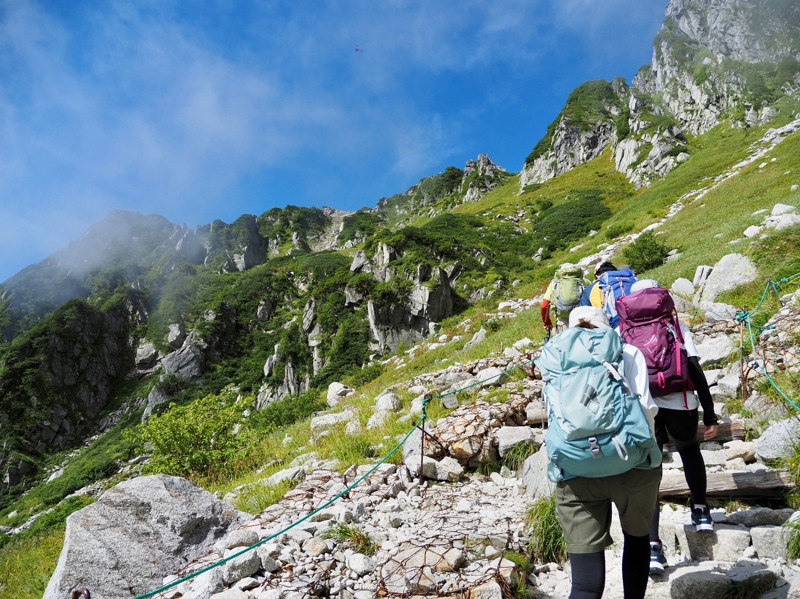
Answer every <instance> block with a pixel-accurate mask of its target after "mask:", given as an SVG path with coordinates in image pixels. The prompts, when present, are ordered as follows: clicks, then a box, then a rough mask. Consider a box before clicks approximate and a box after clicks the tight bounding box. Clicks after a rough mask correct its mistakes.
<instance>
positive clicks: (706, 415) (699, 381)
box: [689, 356, 717, 426]
mask: <svg viewBox="0 0 800 599" xmlns="http://www.w3.org/2000/svg"><path fill="white" fill-rule="evenodd" d="M689 378H690V379H692V382H693V383H694V388H695V391H697V397H698V399H699V400H700V405H701V406H703V424H705V425H706V426H711V425H714V424H717V415H716V414H715V413H714V400H713V399H712V398H711V391H710V390H709V388H708V381H707V380H706V375H705V373H704V372H703V369H702V367H701V366H700V358H698V357H697V356H691V357H690V358H689Z"/></svg>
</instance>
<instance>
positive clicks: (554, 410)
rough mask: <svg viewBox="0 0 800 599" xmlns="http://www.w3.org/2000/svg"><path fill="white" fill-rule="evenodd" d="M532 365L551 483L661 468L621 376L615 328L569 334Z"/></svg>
mask: <svg viewBox="0 0 800 599" xmlns="http://www.w3.org/2000/svg"><path fill="white" fill-rule="evenodd" d="M535 364H536V366H537V368H538V369H539V370H540V372H541V373H542V378H543V379H544V382H545V387H544V391H543V395H544V398H545V401H546V402H547V412H548V425H547V434H546V436H545V445H546V447H547V457H548V458H549V459H550V464H549V466H548V471H547V477H548V478H549V479H550V480H551V481H553V482H559V481H562V480H566V479H570V478H574V477H577V476H585V477H589V478H599V477H604V476H614V475H616V474H622V473H623V472H627V471H628V470H631V469H632V468H655V467H657V466H659V465H660V464H661V452H660V451H659V449H658V445H657V444H656V440H655V439H654V438H653V434H652V432H651V430H650V425H649V424H648V422H647V416H645V413H644V409H643V408H642V406H641V404H640V403H639V397H638V396H635V395H633V394H632V393H631V390H630V388H629V386H628V383H627V382H626V381H625V378H624V376H623V372H624V371H623V363H622V340H621V339H620V337H619V335H618V334H617V333H616V332H615V331H614V330H613V329H583V328H570V329H567V330H566V331H564V332H563V333H560V334H559V335H557V336H556V337H554V338H553V339H552V340H550V342H549V343H546V344H545V346H544V348H543V349H542V353H541V355H540V356H539V358H537V359H536V360H535Z"/></svg>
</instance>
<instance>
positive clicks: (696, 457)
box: [650, 408, 708, 542]
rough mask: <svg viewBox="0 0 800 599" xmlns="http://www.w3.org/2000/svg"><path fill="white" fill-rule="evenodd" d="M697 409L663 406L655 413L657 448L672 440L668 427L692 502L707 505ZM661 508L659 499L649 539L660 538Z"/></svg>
mask: <svg viewBox="0 0 800 599" xmlns="http://www.w3.org/2000/svg"><path fill="white" fill-rule="evenodd" d="M697 423H698V411H697V409H694V410H669V409H666V408H661V409H660V410H659V411H658V414H657V415H656V441H658V448H659V449H662V450H663V449H664V443H665V442H667V441H668V440H669V436H668V435H667V431H669V434H670V435H672V437H673V438H674V439H675V449H677V450H678V453H679V454H680V456H681V461H682V462H683V474H684V477H685V478H686V484H687V486H688V487H689V493H690V494H691V496H692V505H697V504H700V505H705V503H706V486H707V482H708V478H707V476H706V464H705V461H704V460H703V454H702V453H700V443H699V442H698V441H697ZM660 516H661V510H660V505H659V501H658V499H656V510H655V512H654V513H653V519H652V521H651V522H650V540H651V541H652V542H657V541H659V536H658V527H659V520H660Z"/></svg>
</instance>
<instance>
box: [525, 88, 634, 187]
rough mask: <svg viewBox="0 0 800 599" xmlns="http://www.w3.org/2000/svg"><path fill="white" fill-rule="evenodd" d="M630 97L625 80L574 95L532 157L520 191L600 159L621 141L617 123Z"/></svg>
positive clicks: (578, 90) (577, 92)
mask: <svg viewBox="0 0 800 599" xmlns="http://www.w3.org/2000/svg"><path fill="white" fill-rule="evenodd" d="M627 94H628V86H627V85H626V84H625V82H624V81H622V80H617V81H615V82H614V83H608V82H606V81H592V82H590V83H587V84H584V85H582V86H581V87H579V88H578V89H576V90H575V91H574V92H572V94H570V97H569V99H568V100H567V104H566V106H565V107H564V110H562V111H561V114H560V115H559V117H558V118H557V119H556V121H555V123H554V125H553V126H551V129H550V130H549V131H548V137H547V138H545V140H543V141H542V142H540V144H539V145H538V146H537V147H536V149H534V151H533V153H532V154H531V156H529V157H528V160H527V161H526V164H525V168H524V169H523V170H522V172H520V189H521V190H524V189H525V188H526V187H527V186H528V185H530V184H532V183H544V182H545V181H547V180H549V179H552V178H553V177H557V176H558V175H561V174H563V173H566V172H567V171H569V170H571V169H573V168H575V167H576V166H578V165H579V164H583V163H585V162H588V161H590V160H593V159H595V158H597V157H598V156H599V155H600V154H601V153H602V152H603V150H605V149H606V147H608V145H609V144H611V143H613V142H614V141H616V139H617V125H616V123H617V120H618V119H619V118H620V117H621V116H622V115H623V111H624V106H625V104H626V103H627ZM623 118H624V117H623Z"/></svg>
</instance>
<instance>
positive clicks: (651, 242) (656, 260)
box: [622, 231, 669, 273]
mask: <svg viewBox="0 0 800 599" xmlns="http://www.w3.org/2000/svg"><path fill="white" fill-rule="evenodd" d="M622 253H623V255H624V256H625V259H626V260H627V261H628V264H629V265H630V267H631V268H632V269H633V270H634V272H637V273H639V272H644V271H646V270H650V269H652V268H656V267H657V266H661V265H662V264H664V261H665V260H666V259H667V255H669V248H668V247H667V246H665V245H664V244H663V243H661V242H660V241H658V240H657V239H656V236H655V235H654V234H653V232H652V231H647V232H645V233H642V234H641V235H640V236H639V238H638V239H637V240H636V241H635V242H634V243H632V244H631V245H629V246H628V247H626V248H625V250H624V251H623V252H622Z"/></svg>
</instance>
